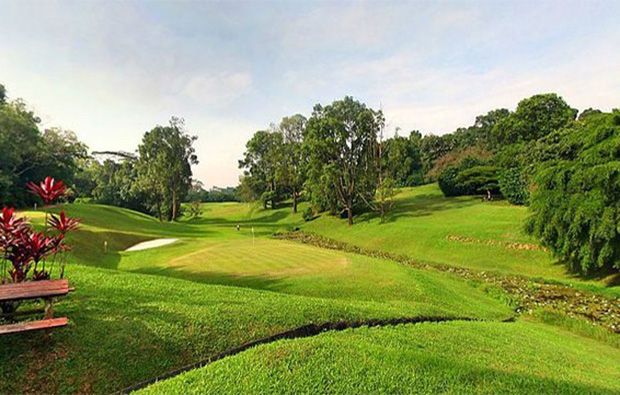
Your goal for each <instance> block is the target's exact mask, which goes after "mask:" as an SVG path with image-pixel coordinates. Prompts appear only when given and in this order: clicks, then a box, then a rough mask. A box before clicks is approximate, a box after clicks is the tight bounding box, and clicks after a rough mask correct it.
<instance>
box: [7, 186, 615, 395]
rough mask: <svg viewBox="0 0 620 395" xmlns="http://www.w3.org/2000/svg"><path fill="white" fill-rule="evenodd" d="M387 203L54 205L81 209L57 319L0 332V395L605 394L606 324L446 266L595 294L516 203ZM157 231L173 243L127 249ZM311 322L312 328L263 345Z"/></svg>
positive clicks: (410, 197)
mask: <svg viewBox="0 0 620 395" xmlns="http://www.w3.org/2000/svg"><path fill="white" fill-rule="evenodd" d="M394 201H395V206H394V209H393V211H392V212H390V214H389V215H388V217H387V220H386V221H384V222H383V223H381V221H380V219H379V218H378V215H377V213H374V212H369V213H366V214H361V215H360V216H359V218H357V219H356V224H355V226H353V227H349V226H347V224H346V220H343V219H339V218H337V217H334V216H329V215H320V216H318V217H317V218H315V219H313V220H312V221H308V222H306V221H304V220H303V219H302V216H301V213H299V214H294V213H293V212H292V210H291V207H290V204H289V203H290V202H289V203H286V202H285V203H284V204H282V205H281V207H280V208H278V209H275V210H271V209H267V210H266V209H264V208H262V206H260V205H257V204H251V203H234V202H228V203H205V204H202V206H201V211H202V214H201V215H199V216H196V217H193V218H189V217H187V216H186V217H182V218H181V219H180V220H179V221H177V222H171V223H160V222H159V221H158V220H157V219H155V218H153V217H150V216H147V215H145V214H141V213H138V212H135V211H131V210H128V209H123V208H118V207H112V206H105V205H97V204H65V205H61V206H57V207H54V208H53V209H52V211H58V210H60V209H62V210H65V211H66V212H67V213H68V214H69V215H71V216H72V217H75V218H79V219H81V227H80V229H79V230H76V231H75V232H74V233H73V234H72V235H71V236H70V242H71V245H72V251H71V252H70V255H69V258H68V264H67V269H66V277H67V278H69V281H70V284H71V286H72V287H75V291H74V292H72V293H71V294H69V295H68V296H67V297H66V299H65V300H64V301H62V302H60V303H58V304H57V306H56V311H57V313H58V314H62V315H66V316H67V317H69V325H68V326H67V327H66V328H62V329H58V330H56V331H54V332H53V333H52V334H51V339H50V340H49V341H46V340H45V338H44V336H43V334H41V333H24V334H19V335H13V336H5V337H1V338H0V350H2V353H3V357H2V358H0V393H31V392H44V393H75V392H77V393H86V392H93V393H113V392H117V391H123V390H126V389H127V390H133V389H135V390H138V391H140V392H143V393H150V394H160V393H161V394H168V393H178V394H186V393H213V394H221V393H231V394H236V393H289V394H300V393H420V394H435V393H455V394H456V393H458V394H462V393H514V394H522V393H539V394H542V393H545V394H557V393H562V394H573V393H574V394H583V393H588V394H613V393H620V364H618V360H620V338H618V334H616V333H614V331H613V330H610V327H609V325H607V326H606V327H604V326H601V325H599V324H598V323H597V322H596V320H592V319H588V318H587V317H579V316H575V315H574V314H572V315H571V314H564V312H563V311H559V310H554V309H549V308H545V307H541V308H540V309H532V308H528V309H522V308H521V309H520V308H519V306H520V303H519V300H516V299H515V298H513V297H511V295H510V293H507V292H506V291H505V290H504V289H502V287H501V286H498V285H497V284H496V283H491V282H485V281H482V280H479V279H472V278H471V277H467V276H463V275H462V272H461V270H460V269H465V270H467V273H470V272H471V273H489V274H492V275H493V276H494V278H503V277H504V276H512V275H518V276H520V278H525V280H523V281H526V282H528V281H531V282H532V283H531V284H553V285H556V286H562V287H567V288H570V289H576V290H579V293H580V294H584V295H593V296H596V297H602V298H605V300H608V301H609V303H611V304H614V303H616V304H618V303H619V298H620V286H618V285H614V284H617V279H616V278H614V277H613V276H607V277H605V276H599V277H597V278H582V277H577V276H575V275H572V274H570V273H569V272H567V270H566V268H565V266H563V265H560V264H558V263H557V261H556V259H555V258H554V257H553V256H552V255H551V253H549V252H548V251H546V250H545V249H543V248H540V247H538V245H537V243H536V241H535V240H534V239H532V238H530V237H529V236H527V235H526V234H525V233H524V231H523V221H524V220H525V218H526V216H527V215H528V212H527V209H526V208H524V207H518V206H512V205H509V204H508V203H507V202H505V201H503V200H497V201H493V202H482V201H480V199H479V198H477V197H454V198H448V197H444V196H443V195H442V193H441V191H440V190H439V188H438V187H437V185H436V184H429V185H425V186H422V187H414V188H404V189H403V190H402V191H401V192H400V193H399V194H398V195H397V196H396V197H395V200H394ZM307 204H308V203H307V202H303V201H302V202H301V203H300V212H301V211H302V210H303V209H304V208H305V207H306V205H307ZM20 214H23V215H25V216H26V217H27V218H28V219H29V220H30V221H31V222H32V223H33V224H35V225H37V224H39V225H42V223H43V220H44V214H43V212H42V211H36V212H35V211H24V212H22V213H20ZM283 234H284V235H287V234H305V235H314V236H315V237H320V238H321V240H333V241H334V243H335V245H349V246H351V247H355V248H354V249H353V250H355V249H357V250H359V251H362V252H363V251H366V250H368V251H375V252H376V251H378V252H384V253H386V257H385V258H380V257H378V255H379V254H374V256H372V255H373V254H365V253H353V252H350V251H349V250H339V249H338V248H322V247H319V246H316V245H312V244H310V243H302V242H297V241H294V240H287V239H283V238H282V237H280V236H281V235H283ZM159 239H176V241H174V242H169V243H168V244H166V245H162V246H159V247H154V248H146V249H141V250H136V251H126V250H127V249H128V248H130V247H132V246H135V245H138V244H139V243H142V242H145V241H149V240H159ZM524 246H525V247H524ZM389 254H398V256H404V257H406V258H407V259H409V260H411V262H415V263H418V264H419V265H407V264H403V263H402V262H399V261H397V260H393V259H390V256H391V255H389ZM446 268H454V269H455V270H450V269H446ZM312 324H315V325H318V326H320V325H324V329H326V330H321V331H320V332H319V333H309V332H308V331H305V332H303V331H299V332H294V331H293V332H291V333H293V334H292V335H290V336H287V337H288V338H286V339H278V338H277V336H276V337H275V338H273V339H270V337H272V336H274V335H277V334H279V333H283V332H287V331H291V330H293V329H295V328H299V327H304V326H308V325H312ZM317 332H318V331H317ZM261 339H267V340H265V341H259V340H261ZM256 341H259V342H257V343H256V344H255V345H254V346H251V347H245V348H243V349H242V350H237V351H234V352H228V351H229V350H234V349H236V348H238V347H240V346H243V345H245V344H248V343H251V342H256ZM222 353H224V355H221V354H222ZM216 356H217V357H216ZM210 359H215V360H214V361H211V360H210ZM158 378H165V379H163V380H158ZM156 381H157V382H156Z"/></svg>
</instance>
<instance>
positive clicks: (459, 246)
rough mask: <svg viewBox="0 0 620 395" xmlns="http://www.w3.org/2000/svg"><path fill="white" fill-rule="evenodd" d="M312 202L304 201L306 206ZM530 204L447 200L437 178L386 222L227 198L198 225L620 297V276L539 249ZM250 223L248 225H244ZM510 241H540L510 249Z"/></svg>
mask: <svg viewBox="0 0 620 395" xmlns="http://www.w3.org/2000/svg"><path fill="white" fill-rule="evenodd" d="M305 207H307V203H303V204H302V205H301V206H300V212H301V211H302V210H303V209H304V208H305ZM527 215H528V212H527V208H526V207H518V206H513V205H510V204H508V203H507V202H505V201H501V200H500V201H494V202H482V201H481V200H480V199H479V198H478V197H468V196H463V197H453V198H446V197H444V196H443V195H442V193H441V191H440V190H439V188H438V186H437V185H436V184H432V185H425V186H421V187H415V188H404V189H403V190H402V192H401V193H400V194H399V195H397V196H396V199H395V205H394V209H393V210H392V212H391V213H390V214H389V215H388V218H387V221H386V222H385V223H380V219H379V216H378V214H377V213H374V212H369V213H363V214H360V215H358V216H356V217H355V224H354V225H353V226H352V227H349V226H348V225H347V222H346V220H343V219H340V218H337V217H334V216H330V215H326V214H322V215H321V216H320V217H319V218H317V219H315V220H314V221H311V222H304V221H303V220H302V218H301V214H300V213H298V214H292V213H291V208H290V207H288V206H285V207H282V208H279V209H277V210H264V209H262V208H260V207H259V206H256V205H249V204H243V203H227V204H226V205H225V206H218V205H217V204H206V205H204V214H203V217H202V218H200V219H199V220H198V221H196V222H197V223H208V224H211V225H213V227H216V228H220V229H232V228H233V226H234V224H235V223H240V224H242V229H244V230H247V229H249V227H252V226H253V227H255V229H256V230H257V232H258V229H260V230H261V231H263V232H264V233H268V232H269V231H274V230H277V229H283V230H290V229H292V228H294V227H300V228H301V229H302V230H305V231H309V232H314V233H317V234H320V235H322V236H325V237H329V238H333V239H336V240H340V241H344V242H346V243H349V244H352V245H356V246H359V247H364V248H369V249H376V250H381V251H386V252H390V253H396V254H404V255H407V256H409V257H411V258H413V259H415V260H416V261H418V262H420V263H430V264H441V265H451V266H457V267H465V268H471V269H475V270H479V271H487V272H497V273H500V274H516V275H521V276H526V277H530V278H538V279H544V280H549V281H559V282H562V283H566V284H571V285H576V286H578V287H581V288H584V289H588V290H590V291H593V292H599V293H603V294H606V295H609V296H615V297H620V284H619V283H620V281H619V280H620V278H619V277H618V276H617V275H616V276H608V277H603V278H591V279H584V278H581V277H579V276H576V275H575V274H573V273H570V272H568V271H567V270H566V267H565V266H564V265H562V264H561V263H560V262H558V261H557V260H556V259H555V258H554V257H553V256H552V255H551V254H550V253H549V252H547V251H544V250H543V249H541V248H538V246H537V242H536V240H535V239H533V238H531V237H529V236H528V235H526V234H525V232H524V231H523V222H524V220H525V218H526V217H527ZM246 228H247V229H246ZM509 244H513V245H514V244H517V245H527V246H535V247H536V248H535V249H517V248H511V247H510V246H509Z"/></svg>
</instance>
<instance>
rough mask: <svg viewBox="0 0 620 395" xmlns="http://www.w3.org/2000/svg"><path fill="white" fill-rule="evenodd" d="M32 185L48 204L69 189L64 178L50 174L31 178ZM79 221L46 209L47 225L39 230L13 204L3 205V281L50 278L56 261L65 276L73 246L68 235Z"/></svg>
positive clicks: (0, 241) (0, 239)
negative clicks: (36, 180)
mask: <svg viewBox="0 0 620 395" xmlns="http://www.w3.org/2000/svg"><path fill="white" fill-rule="evenodd" d="M28 188H29V189H30V191H31V192H33V193H35V194H37V195H39V196H40V197H41V199H43V201H44V202H45V204H46V205H49V204H51V203H52V202H53V201H54V200H56V199H58V198H60V197H62V196H63V195H64V193H65V191H66V186H65V185H64V184H63V183H62V181H56V180H54V179H53V178H51V177H46V178H45V181H43V182H42V183H41V184H40V185H37V184H35V183H32V182H31V183H29V184H28ZM79 222H80V221H79V220H77V219H74V218H70V217H68V216H67V214H66V213H65V212H64V211H60V212H59V213H58V215H55V214H51V215H50V214H49V213H47V212H46V213H45V224H46V229H45V230H44V231H43V232H36V231H35V230H34V229H33V227H32V226H31V225H30V224H28V223H27V222H26V220H25V218H23V217H21V218H19V217H17V216H16V215H15V210H14V209H13V208H7V207H5V208H3V209H2V212H1V213H0V251H1V252H2V277H0V283H1V284H5V283H19V282H23V281H38V280H47V279H50V278H52V275H53V271H54V266H55V265H57V267H58V277H60V278H63V277H64V272H65V265H66V255H67V254H66V253H67V251H68V250H69V245H68V244H67V242H66V235H67V233H68V232H69V231H71V230H74V229H77V228H78V226H79Z"/></svg>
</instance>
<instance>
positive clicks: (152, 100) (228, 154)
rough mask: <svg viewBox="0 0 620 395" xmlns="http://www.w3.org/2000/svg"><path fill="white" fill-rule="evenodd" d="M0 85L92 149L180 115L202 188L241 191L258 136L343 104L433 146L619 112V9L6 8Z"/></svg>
mask: <svg viewBox="0 0 620 395" xmlns="http://www.w3.org/2000/svg"><path fill="white" fill-rule="evenodd" d="M0 82H2V83H4V84H5V85H6V87H7V89H8V93H9V95H10V96H11V97H13V98H15V97H23V98H24V99H26V100H27V101H28V102H29V103H30V104H31V105H32V107H33V108H34V109H35V110H36V111H37V113H38V114H40V115H41V117H42V118H43V121H44V125H45V126H62V127H64V128H66V129H71V130H74V131H75V132H76V133H77V134H78V136H79V137H80V139H81V140H83V141H85V142H86V143H87V144H88V145H89V146H90V148H91V149H93V150H107V149H116V150H134V149H135V148H136V147H137V145H138V143H139V141H140V139H141V137H142V134H143V133H144V132H145V131H146V130H148V129H150V128H151V127H153V126H154V125H155V124H164V123H166V122H167V120H168V119H169V118H170V116H172V115H176V116H181V117H184V118H185V119H186V124H187V126H188V129H189V130H190V132H191V133H192V134H196V135H198V136H199V140H198V142H197V152H198V155H199V159H200V164H199V165H198V166H196V167H195V168H194V173H195V176H196V177H198V178H199V179H201V180H202V181H204V182H205V183H206V184H207V185H220V186H224V185H235V184H236V183H237V178H238V175H239V170H238V169H237V159H239V158H240V157H241V155H242V153H243V150H244V144H245V142H246V141H247V140H248V139H249V138H250V136H251V135H252V133H253V132H254V131H256V130H259V129H264V128H266V127H267V126H268V125H269V124H270V123H271V122H277V121H278V120H279V119H281V118H282V117H283V116H286V115H290V114H294V113H298V112H299V113H302V114H304V115H306V116H308V115H310V113H311V111H312V107H313V105H314V104H316V103H318V102H320V103H329V102H331V101H333V100H335V99H338V98H342V97H343V96H345V95H353V96H354V97H355V98H357V99H359V100H361V101H364V102H366V103H367V104H368V105H370V106H372V107H375V108H379V107H382V108H383V110H384V112H385V115H386V118H387V120H388V122H389V125H390V129H391V130H393V129H394V128H395V127H400V128H401V129H402V130H403V131H409V130H411V129H418V130H420V131H422V132H423V133H425V134H428V133H434V134H443V133H446V132H450V131H452V130H454V129H455V128H457V127H459V126H467V125H470V124H471V123H472V122H473V120H474V118H475V117H476V115H478V114H482V113H485V112H487V111H489V110H491V109H494V108H498V107H507V108H510V109H513V108H514V107H515V106H516V104H517V102H518V101H519V100H520V99H522V98H524V97H527V96H530V95H533V94H535V93H541V92H557V93H559V94H560V95H562V96H563V97H564V98H565V99H566V100H567V101H568V102H569V104H571V105H572V106H574V107H577V108H579V109H580V110H582V109H584V108H587V107H596V108H601V109H605V110H609V109H611V108H615V107H620V1H606V2H594V1H588V2H567V1H554V2H524V1H518V2H517V1H515V2H499V1H486V2H463V1H460V2H449V1H439V2H437V1H435V2H430V1H429V2H397V1H392V2H378V1H377V2H344V1H332V2H301V1H288V2H275V1H270V2H259V1H250V2H240V1H237V2H235V1H229V2H185V1H175V2H156V1H143V2H132V1H129V2H126V1H124V2H112V1H106V2H94V1H82V2H64V1H59V2H56V1H39V2H26V1H7V0H0Z"/></svg>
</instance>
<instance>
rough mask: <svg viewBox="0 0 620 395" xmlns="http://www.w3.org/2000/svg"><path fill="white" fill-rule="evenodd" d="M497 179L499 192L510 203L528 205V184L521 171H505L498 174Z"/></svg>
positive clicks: (518, 169)
mask: <svg viewBox="0 0 620 395" xmlns="http://www.w3.org/2000/svg"><path fill="white" fill-rule="evenodd" d="M497 178H498V182H499V189H500V192H501V193H502V195H503V196H504V197H505V198H506V199H507V200H508V201H509V202H510V203H512V204H517V205H526V206H527V205H528V204H529V200H530V191H529V182H528V177H527V175H526V174H525V173H524V171H523V169H521V168H518V167H514V168H511V169H506V170H504V171H502V172H500V173H499V174H498V177H497Z"/></svg>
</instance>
